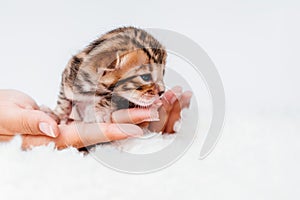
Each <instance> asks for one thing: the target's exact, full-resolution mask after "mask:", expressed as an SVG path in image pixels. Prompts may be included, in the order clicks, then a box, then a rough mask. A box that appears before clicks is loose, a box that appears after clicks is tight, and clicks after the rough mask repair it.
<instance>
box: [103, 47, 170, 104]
mask: <svg viewBox="0 0 300 200" xmlns="http://www.w3.org/2000/svg"><path fill="white" fill-rule="evenodd" d="M164 72H165V65H164V64H163V63H155V62H154V61H153V60H150V59H149V58H148V56H147V55H146V53H145V52H144V51H142V50H137V51H133V52H130V53H128V54H126V55H125V56H123V57H122V58H121V62H120V69H119V70H118V71H116V72H115V73H112V74H113V75H114V76H117V77H119V80H118V81H117V82H116V83H115V84H114V86H113V87H114V89H113V95H114V96H115V97H122V98H124V99H126V100H128V101H129V102H130V103H131V105H130V106H131V107H133V106H134V105H137V106H143V107H147V106H150V105H151V104H152V103H153V102H154V101H155V100H156V99H158V98H159V96H160V95H162V94H163V93H164V91H165V85H164V81H163V76H164ZM103 78H104V77H103Z"/></svg>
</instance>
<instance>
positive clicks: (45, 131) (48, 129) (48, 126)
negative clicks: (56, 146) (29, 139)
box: [15, 110, 59, 137]
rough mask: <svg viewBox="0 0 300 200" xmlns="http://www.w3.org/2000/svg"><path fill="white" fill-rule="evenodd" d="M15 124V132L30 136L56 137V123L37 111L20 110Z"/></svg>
mask: <svg viewBox="0 0 300 200" xmlns="http://www.w3.org/2000/svg"><path fill="white" fill-rule="evenodd" d="M18 120H19V121H18V122H17V123H16V127H15V128H16V131H17V132H19V133H23V134H30V135H47V136H50V137H57V136H58V134H59V129H58V126H57V123H56V122H55V121H54V119H52V118H51V117H50V116H48V115H47V114H46V113H44V112H42V111H39V110H22V112H21V113H20V116H19V117H18Z"/></svg>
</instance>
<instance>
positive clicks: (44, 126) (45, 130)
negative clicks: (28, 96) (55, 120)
mask: <svg viewBox="0 0 300 200" xmlns="http://www.w3.org/2000/svg"><path fill="white" fill-rule="evenodd" d="M39 129H40V131H42V132H43V133H45V134H46V135H48V136H50V137H56V136H55V134H54V131H53V128H52V127H51V126H50V125H49V124H47V123H45V122H41V123H40V124H39Z"/></svg>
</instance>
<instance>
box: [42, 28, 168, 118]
mask: <svg viewBox="0 0 300 200" xmlns="http://www.w3.org/2000/svg"><path fill="white" fill-rule="evenodd" d="M166 56H167V53H166V50H165V49H164V47H163V46H162V45H161V44H160V43H159V42H158V41H157V40H156V39H155V38H154V37H152V36H151V35H150V34H148V33H147V32H146V31H144V30H142V29H138V28H133V27H124V28H118V29H115V30H112V31H110V32H108V33H106V34H104V35H103V36H101V37H100V38H99V39H97V40H95V41H94V42H92V43H91V44H90V45H89V46H88V47H87V48H85V49H84V50H82V51H81V52H79V53H78V54H77V55H75V56H73V57H72V59H71V60H70V61H69V63H68V65H67V66H66V68H65V70H64V72H63V75H62V80H61V88H60V93H59V98H58V101H57V106H56V108H55V110H54V112H51V111H49V110H47V112H48V113H50V115H51V116H52V117H54V118H55V119H56V120H57V121H58V122H59V121H67V120H68V119H69V118H72V119H75V120H79V121H84V122H96V121H97V122H111V113H112V112H113V111H115V110H118V109H121V108H128V107H135V106H142V107H145V106H146V107H147V106H150V105H151V104H152V103H153V102H154V101H155V100H156V99H158V98H159V96H160V95H161V94H162V93H163V92H164V90H165V86H164V82H163V76H164V72H165V64H166ZM72 111H73V113H72Z"/></svg>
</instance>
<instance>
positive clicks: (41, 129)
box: [0, 90, 59, 137]
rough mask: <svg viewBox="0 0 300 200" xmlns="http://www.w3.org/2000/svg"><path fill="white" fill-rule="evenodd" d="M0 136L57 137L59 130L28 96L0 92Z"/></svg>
mask: <svg viewBox="0 0 300 200" xmlns="http://www.w3.org/2000/svg"><path fill="white" fill-rule="evenodd" d="M0 134H1V135H6V136H13V135H16V134H22V135H25V134H26V135H47V136H50V137H57V136H58V135H59V129H58V126H57V124H56V122H55V121H54V120H53V119H52V118H51V117H49V116H48V115H47V114H45V113H44V112H42V111H39V106H38V105H37V104H36V102H35V101H34V100H33V99H32V98H31V97H29V96H28V95H26V94H24V93H22V92H19V91H16V90H0Z"/></svg>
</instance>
